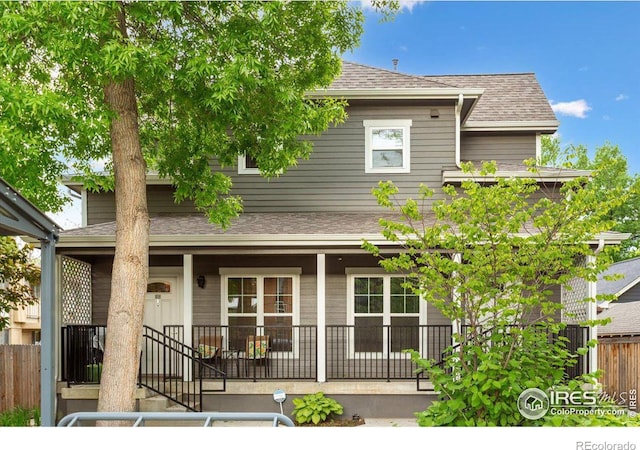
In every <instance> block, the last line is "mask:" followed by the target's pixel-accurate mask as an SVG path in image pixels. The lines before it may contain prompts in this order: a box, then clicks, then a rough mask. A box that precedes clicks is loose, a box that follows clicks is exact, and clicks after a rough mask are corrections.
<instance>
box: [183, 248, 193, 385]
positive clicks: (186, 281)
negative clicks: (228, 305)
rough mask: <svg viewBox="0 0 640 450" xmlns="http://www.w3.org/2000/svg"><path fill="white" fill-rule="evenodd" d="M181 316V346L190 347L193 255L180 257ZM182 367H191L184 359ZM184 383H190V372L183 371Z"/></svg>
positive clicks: (191, 376)
mask: <svg viewBox="0 0 640 450" xmlns="http://www.w3.org/2000/svg"><path fill="white" fill-rule="evenodd" d="M182 280H183V281H182V304H183V308H182V314H183V322H182V323H184V341H183V344H185V345H187V346H192V342H191V340H192V336H191V328H192V325H193V255H186V254H185V255H182ZM183 367H191V364H190V363H189V360H188V359H187V358H185V361H184V363H183ZM183 378H184V381H192V379H193V374H192V373H191V370H184V371H183Z"/></svg>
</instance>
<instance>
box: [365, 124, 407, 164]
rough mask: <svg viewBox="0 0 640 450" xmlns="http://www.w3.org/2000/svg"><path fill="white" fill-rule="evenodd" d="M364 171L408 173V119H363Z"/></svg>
mask: <svg viewBox="0 0 640 450" xmlns="http://www.w3.org/2000/svg"><path fill="white" fill-rule="evenodd" d="M362 124H363V125H364V130H365V172H366V173H409V171H410V162H411V151H410V149H411V139H410V134H411V124H412V121H411V120H410V119H397V120H364V121H363V122H362Z"/></svg>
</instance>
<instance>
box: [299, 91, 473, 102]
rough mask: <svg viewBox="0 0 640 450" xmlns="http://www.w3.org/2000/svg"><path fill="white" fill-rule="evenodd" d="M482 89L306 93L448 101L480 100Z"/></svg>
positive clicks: (318, 95) (323, 95) (372, 98)
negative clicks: (462, 97)
mask: <svg viewBox="0 0 640 450" xmlns="http://www.w3.org/2000/svg"><path fill="white" fill-rule="evenodd" d="M483 93H484V89H469V88H465V89H460V88H375V89H319V90H315V91H312V92H309V93H307V97H309V98H324V97H336V98H347V99H362V100H376V99H408V100H417V99H438V100H441V99H449V100H457V99H458V98H459V96H460V94H462V95H463V96H464V97H465V98H480V96H481V95H482V94H483Z"/></svg>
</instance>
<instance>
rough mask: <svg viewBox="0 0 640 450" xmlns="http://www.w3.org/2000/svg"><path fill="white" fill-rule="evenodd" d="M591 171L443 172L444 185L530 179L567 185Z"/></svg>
mask: <svg viewBox="0 0 640 450" xmlns="http://www.w3.org/2000/svg"><path fill="white" fill-rule="evenodd" d="M590 175H591V172H590V171H587V170H582V171H578V170H576V171H568V170H558V171H549V170H543V171H540V172H537V173H534V172H529V171H525V170H521V171H516V170H498V171H496V172H495V174H492V175H486V176H482V175H478V174H475V173H467V172H463V171H461V170H444V171H442V183H443V184H445V183H462V182H463V181H477V182H479V183H493V182H495V181H496V180H497V179H499V178H530V179H533V180H535V181H537V182H539V183H566V182H568V181H572V180H575V179H576V178H579V177H588V176H590Z"/></svg>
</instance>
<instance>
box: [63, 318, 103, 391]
mask: <svg viewBox="0 0 640 450" xmlns="http://www.w3.org/2000/svg"><path fill="white" fill-rule="evenodd" d="M61 331H62V334H61V340H60V345H61V353H62V360H61V375H62V380H63V381H66V382H67V385H68V386H70V385H72V384H98V383H100V377H101V375H102V357H103V353H104V342H105V337H106V327H105V326H104V325H67V326H65V327H62V330H61Z"/></svg>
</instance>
